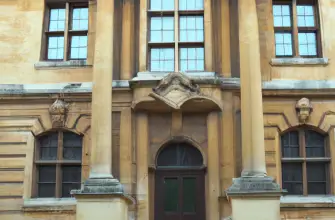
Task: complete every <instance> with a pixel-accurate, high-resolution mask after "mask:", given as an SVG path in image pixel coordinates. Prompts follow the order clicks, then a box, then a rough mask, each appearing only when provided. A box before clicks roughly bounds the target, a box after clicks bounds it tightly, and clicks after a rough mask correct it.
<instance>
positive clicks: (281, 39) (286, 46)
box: [275, 33, 293, 56]
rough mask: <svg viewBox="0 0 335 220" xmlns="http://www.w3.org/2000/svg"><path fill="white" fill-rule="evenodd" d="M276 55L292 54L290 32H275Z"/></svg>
mask: <svg viewBox="0 0 335 220" xmlns="http://www.w3.org/2000/svg"><path fill="white" fill-rule="evenodd" d="M275 42H276V55H277V56H292V55H293V51H292V34H290V33H276V34H275Z"/></svg>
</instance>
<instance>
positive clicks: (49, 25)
mask: <svg viewBox="0 0 335 220" xmlns="http://www.w3.org/2000/svg"><path fill="white" fill-rule="evenodd" d="M45 18H46V19H45V22H44V35H43V39H44V47H42V58H43V59H44V60H54V61H66V60H80V59H86V58H87V33H88V6H87V4H78V3H76V4H70V3H66V4H60V5H50V6H49V7H48V8H47V9H46V14H45Z"/></svg>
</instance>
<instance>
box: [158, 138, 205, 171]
mask: <svg viewBox="0 0 335 220" xmlns="http://www.w3.org/2000/svg"><path fill="white" fill-rule="evenodd" d="M202 164H203V159H202V154H201V153H200V152H199V150H198V149H196V148H195V147H193V146H190V145H188V144H185V143H181V144H178V145H172V146H168V147H165V148H164V149H163V150H162V151H161V152H160V154H159V155H158V159H157V166H170V167H171V166H179V167H180V166H202Z"/></svg>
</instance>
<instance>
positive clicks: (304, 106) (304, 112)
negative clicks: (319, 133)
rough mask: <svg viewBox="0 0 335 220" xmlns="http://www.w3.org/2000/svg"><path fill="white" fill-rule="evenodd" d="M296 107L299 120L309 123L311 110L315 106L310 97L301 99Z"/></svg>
mask: <svg viewBox="0 0 335 220" xmlns="http://www.w3.org/2000/svg"><path fill="white" fill-rule="evenodd" d="M295 109H296V111H297V116H298V119H299V122H300V123H302V124H305V123H307V121H308V119H309V117H310V114H311V112H312V111H313V106H312V104H311V103H310V101H309V99H308V98H302V99H300V100H299V101H298V102H297V104H296V106H295Z"/></svg>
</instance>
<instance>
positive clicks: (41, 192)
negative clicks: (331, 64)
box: [38, 183, 56, 198]
mask: <svg viewBox="0 0 335 220" xmlns="http://www.w3.org/2000/svg"><path fill="white" fill-rule="evenodd" d="M55 188H56V184H55V183H40V184H38V197H40V198H52V197H55V193H56V192H55Z"/></svg>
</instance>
